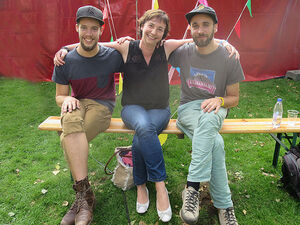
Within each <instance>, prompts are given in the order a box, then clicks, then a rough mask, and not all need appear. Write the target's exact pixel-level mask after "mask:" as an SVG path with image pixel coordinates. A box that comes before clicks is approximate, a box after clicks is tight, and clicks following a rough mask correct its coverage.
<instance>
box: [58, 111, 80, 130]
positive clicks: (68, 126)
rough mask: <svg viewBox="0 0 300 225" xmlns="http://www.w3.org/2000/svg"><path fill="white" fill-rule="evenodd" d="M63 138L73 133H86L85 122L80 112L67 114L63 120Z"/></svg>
mask: <svg viewBox="0 0 300 225" xmlns="http://www.w3.org/2000/svg"><path fill="white" fill-rule="evenodd" d="M61 125H62V131H63V133H62V136H67V135H69V134H72V133H78V132H84V121H83V118H82V117H81V115H80V113H79V110H75V111H73V112H72V113H69V112H67V113H65V114H64V115H63V116H62V118H61Z"/></svg>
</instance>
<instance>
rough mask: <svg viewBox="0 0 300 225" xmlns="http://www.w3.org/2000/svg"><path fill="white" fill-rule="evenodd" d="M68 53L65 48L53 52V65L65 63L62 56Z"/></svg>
mask: <svg viewBox="0 0 300 225" xmlns="http://www.w3.org/2000/svg"><path fill="white" fill-rule="evenodd" d="M67 54H68V51H67V50H66V49H60V50H59V51H58V52H56V53H55V56H54V59H53V62H54V65H55V66H61V65H64V64H65V61H64V58H65V56H66V55H67Z"/></svg>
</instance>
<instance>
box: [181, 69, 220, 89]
mask: <svg viewBox="0 0 300 225" xmlns="http://www.w3.org/2000/svg"><path fill="white" fill-rule="evenodd" d="M215 75H216V71H214V70H202V69H198V68H194V67H191V69H190V78H189V79H187V80H186V82H187V85H188V87H189V88H198V89H200V90H204V91H207V92H209V93H210V94H214V93H215V90H216V86H215V84H214V81H215Z"/></svg>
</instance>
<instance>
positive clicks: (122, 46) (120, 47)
mask: <svg viewBox="0 0 300 225" xmlns="http://www.w3.org/2000/svg"><path fill="white" fill-rule="evenodd" d="M129 42H130V41H128V40H125V41H124V42H122V43H120V42H118V41H114V42H101V45H103V46H106V47H110V48H114V49H116V50H117V51H118V52H120V54H121V55H122V58H123V61H124V62H126V59H127V55H128V49H129Z"/></svg>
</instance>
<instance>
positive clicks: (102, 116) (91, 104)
mask: <svg viewBox="0 0 300 225" xmlns="http://www.w3.org/2000/svg"><path fill="white" fill-rule="evenodd" d="M110 120H111V112H110V111H109V109H108V107H107V106H104V105H101V104H100V103H98V102H96V101H94V100H91V99H81V100H80V109H76V110H75V111H72V112H71V113H70V112H67V113H64V114H63V115H62V117H61V126H62V134H61V136H60V137H61V141H62V142H63V138H64V137H66V136H67V135H69V134H72V133H80V132H84V133H85V134H86V137H87V140H88V142H89V141H91V140H92V139H93V138H95V137H96V136H97V135H98V134H99V133H100V132H103V131H105V130H106V129H107V128H108V127H109V125H110Z"/></svg>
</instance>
